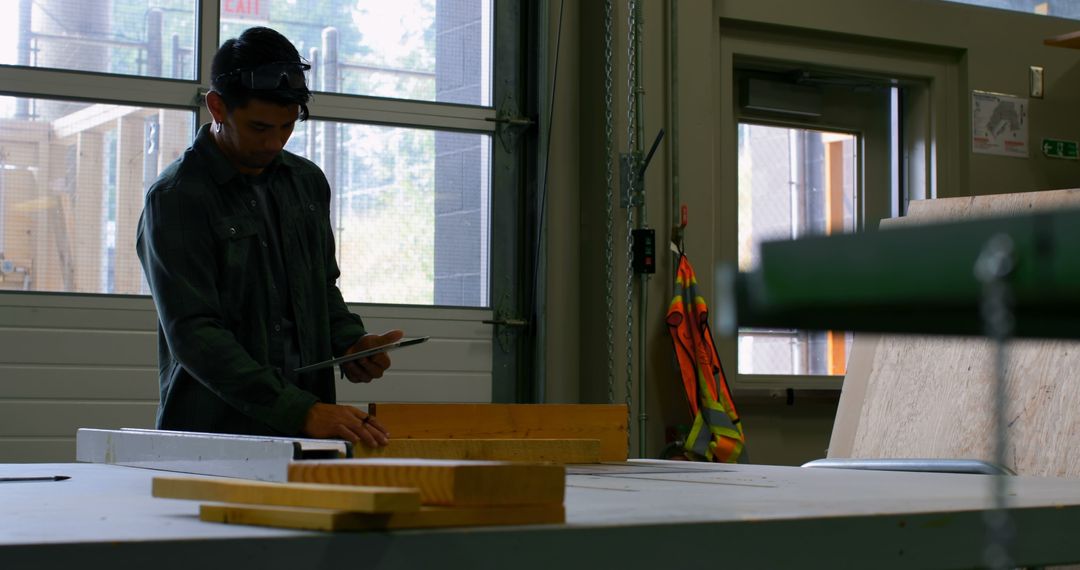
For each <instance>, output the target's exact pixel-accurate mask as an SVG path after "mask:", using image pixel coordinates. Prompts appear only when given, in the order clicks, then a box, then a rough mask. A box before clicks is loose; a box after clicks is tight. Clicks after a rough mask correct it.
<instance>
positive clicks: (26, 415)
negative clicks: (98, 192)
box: [0, 293, 492, 463]
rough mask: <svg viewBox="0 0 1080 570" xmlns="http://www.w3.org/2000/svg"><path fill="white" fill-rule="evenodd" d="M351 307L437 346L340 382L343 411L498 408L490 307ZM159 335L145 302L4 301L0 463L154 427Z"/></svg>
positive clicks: (54, 456) (68, 457) (67, 451)
mask: <svg viewBox="0 0 1080 570" xmlns="http://www.w3.org/2000/svg"><path fill="white" fill-rule="evenodd" d="M352 308H353V310H354V311H355V312H357V313H358V314H360V315H363V316H364V317H365V324H366V325H367V328H368V330H370V331H372V332H382V331H385V330H389V329H393V328H400V329H403V330H405V332H406V334H407V335H408V336H430V337H432V339H431V340H430V341H429V342H427V343H424V344H422V345H418V346H415V347H410V348H406V349H403V350H400V351H396V352H393V353H391V355H390V356H391V358H392V360H393V362H394V366H393V368H392V369H391V371H390V372H388V373H387V375H386V376H385V377H383V378H381V379H379V380H377V381H375V382H372V383H369V384H351V383H349V382H348V381H346V380H341V381H340V382H339V384H338V399H339V400H340V401H341V402H342V403H350V404H354V405H364V404H367V403H369V402H490V401H491V393H492V390H491V359H492V353H491V351H492V342H491V329H490V327H489V326H488V325H484V324H481V323H480V321H481V320H483V319H487V318H491V311H490V310H483V309H476V310H474V309H441V308H426V307H393V306H370V307H369V306H354V307H352ZM156 327H157V316H156V312H155V310H154V305H153V303H152V302H151V300H150V299H149V298H145V297H107V296H69V295H51V294H44V295H41V294H23V293H10V294H0V463H5V462H15V463H21V462H66V461H72V460H73V459H74V453H75V431H76V430H77V429H78V428H80V427H94V428H110V429H112V428H121V427H137V428H151V427H153V425H154V415H155V412H156V409H157V400H158V380H157V332H156Z"/></svg>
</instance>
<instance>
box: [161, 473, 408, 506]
mask: <svg viewBox="0 0 1080 570" xmlns="http://www.w3.org/2000/svg"><path fill="white" fill-rule="evenodd" d="M152 493H153V495H154V496H155V497H160V498H166V499H191V500H197V501H217V502H221V503H250V504H256V505H279V506H286V507H314V508H323V509H340V510H344V511H358V512H364V513H396V512H409V511H416V510H419V508H420V491H419V490H417V489H412V488H395V487H359V486H355V485H323V484H315V483H268V482H264V481H247V480H228V479H210V478H206V477H154V482H153V491H152Z"/></svg>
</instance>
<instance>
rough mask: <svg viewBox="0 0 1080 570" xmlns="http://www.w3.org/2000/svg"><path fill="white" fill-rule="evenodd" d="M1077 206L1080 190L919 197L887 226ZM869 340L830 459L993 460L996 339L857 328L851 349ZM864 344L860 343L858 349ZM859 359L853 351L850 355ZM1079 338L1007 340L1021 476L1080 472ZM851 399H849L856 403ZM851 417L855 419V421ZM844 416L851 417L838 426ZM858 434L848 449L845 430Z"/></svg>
mask: <svg viewBox="0 0 1080 570" xmlns="http://www.w3.org/2000/svg"><path fill="white" fill-rule="evenodd" d="M1073 206H1080V190H1060V191H1050V192H1031V193H1022V194H1002V195H993V196H976V197H968V198H950V199H943V200H932V201H930V200H928V201H920V202H912V205H911V208H910V209H909V216H908V218H904V219H901V220H889V221H888V223H883V224H882V227H883V228H887V227H891V226H894V225H899V224H916V223H925V222H926V221H933V220H947V219H970V218H976V217H986V216H993V215H1005V214H1009V213H1021V212H1031V211H1036V210H1040V209H1055V208H1061V207H1073ZM867 343H870V345H871V350H872V358H871V364H870V366H867V367H865V368H864V369H863V370H862V371H861V372H860V369H858V368H857V367H853V369H852V370H851V371H850V372H849V374H848V376H847V377H846V378H845V381H844V391H845V392H847V391H848V390H855V391H856V392H855V393H857V391H859V390H864V391H865V397H863V398H861V399H860V400H861V401H847V400H845V398H843V397H842V398H841V405H842V406H851V407H854V408H857V413H846V414H843V415H841V414H840V413H838V414H837V422H838V423H837V425H835V426H834V429H833V433H834V439H833V443H832V444H830V447H829V457H862V458H885V457H895V458H904V457H925V458H970V459H984V460H985V459H990V457H991V445H992V443H991V430H990V425H991V424H990V421H991V420H990V417H991V402H992V398H991V386H992V384H991V383H992V378H993V376H992V374H993V370H992V362H993V351H992V346H991V345H990V343H988V342H987V341H986V340H984V339H970V338H955V337H930V336H888V335H886V336H881V337H880V338H879V337H876V336H869V335H868V336H863V335H856V338H855V347H854V348H853V354H855V353H856V352H858V351H860V350H861V349H865V345H866V344H867ZM860 345H863V346H860ZM853 358H854V357H853ZM1078 370H1080V343H1078V342H1076V341H1058V340H1025V341H1014V342H1013V343H1011V344H1010V345H1009V351H1008V366H1007V374H1008V381H1007V388H1006V390H1007V394H1008V402H1009V412H1008V414H1007V416H1008V418H1009V422H1010V423H1009V430H1008V431H1009V439H1010V442H1011V445H1010V449H1009V451H1008V453H1007V456H1008V458H1009V460H1008V462H1007V465H1006V466H1007V467H1009V468H1011V469H1013V470H1015V471H1016V472H1017V473H1019V474H1022V475H1044V476H1055V477H1080V451H1077V447H1076V438H1077V435H1080V381H1078V380H1077V371H1078ZM856 399H857V398H852V399H851V400H856ZM852 418H857V419H856V420H854V426H853V425H852V421H853V420H852ZM842 420H843V422H844V423H841V421H842ZM850 433H853V434H854V436H853V437H851V439H850V442H851V443H850V447H849V448H847V449H845V445H844V442H843V438H844V437H845V434H850Z"/></svg>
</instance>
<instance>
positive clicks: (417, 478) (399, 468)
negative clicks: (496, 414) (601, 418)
mask: <svg viewBox="0 0 1080 570" xmlns="http://www.w3.org/2000/svg"><path fill="white" fill-rule="evenodd" d="M289 481H295V482H303V483H331V484H335V485H364V486H376V487H382V486H388V487H415V488H417V489H420V501H421V503H423V504H425V505H442V506H503V505H538V504H561V503H562V502H563V495H564V493H565V486H566V468H565V467H563V466H562V465H553V464H545V463H540V464H534V463H512V462H501V461H456V460H442V459H335V460H329V461H296V462H293V463H291V464H289Z"/></svg>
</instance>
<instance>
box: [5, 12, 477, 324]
mask: <svg viewBox="0 0 1080 570" xmlns="http://www.w3.org/2000/svg"><path fill="white" fill-rule="evenodd" d="M9 4H11V6H12V7H13V8H15V10H13V11H12V13H11V14H7V15H6V16H7V17H5V18H4V19H2V20H0V75H2V81H0V262H2V263H0V289H14V290H25V291H49V292H71V293H99V294H145V293H146V292H147V289H146V286H145V283H144V282H143V279H142V274H141V268H140V267H139V264H138V260H137V258H136V256H135V250H134V238H135V225H136V223H137V220H138V216H139V213H140V212H141V209H142V202H143V197H144V193H145V190H146V188H147V187H148V186H149V185H150V184H151V183H152V182H153V181H154V180H155V179H156V177H157V176H158V174H159V173H160V172H161V170H162V169H163V168H165V167H166V166H167V165H168V164H169V163H170V162H171V161H173V160H175V158H176V157H177V156H179V154H180V153H181V152H182V151H183V149H184V148H186V147H187V146H188V145H189V144H190V142H191V139H192V136H193V133H194V132H195V127H197V125H198V124H200V123H205V122H207V121H208V120H209V115H208V114H207V112H206V111H205V109H202V108H201V105H200V103H199V101H200V99H199V97H198V92H199V90H200V89H206V88H208V76H209V69H208V66H209V63H210V59H211V56H212V54H213V51H214V50H216V47H217V45H218V43H220V42H221V41H224V40H226V39H228V38H232V37H236V36H238V35H239V34H240V33H241V32H243V30H244V29H246V28H248V27H251V26H256V25H264V26H270V27H273V28H275V29H277V30H278V31H280V32H282V33H283V34H285V35H286V37H288V38H289V39H290V40H291V41H292V42H293V43H294V44H295V45H296V46H297V48H298V50H299V51H300V53H301V55H302V56H303V57H304V58H305V59H307V60H308V61H309V62H310V63H311V64H312V69H311V71H310V72H309V76H308V79H309V85H310V86H311V87H312V89H313V90H314V91H316V94H315V97H314V99H313V101H312V103H311V111H312V120H310V121H308V122H307V123H301V124H300V125H299V126H298V128H297V130H296V132H295V134H294V136H293V138H292V140H291V141H290V143H289V145H288V147H287V148H288V150H290V151H292V152H295V153H297V154H300V155H302V156H306V157H308V158H310V159H311V160H313V161H314V162H315V163H316V164H318V165H319V166H320V167H322V169H323V170H324V172H325V173H326V175H327V178H328V179H329V180H330V183H331V188H332V190H333V192H334V201H333V204H332V216H333V220H332V221H333V226H334V230H335V233H336V235H337V240H338V250H337V251H338V256H339V260H338V261H339V265H340V266H341V268H342V277H341V281H340V283H339V284H340V286H341V288H342V291H343V292H344V294H345V297H346V300H348V301H350V302H368V303H389V304H410V305H440V306H464V307H487V306H490V296H491V295H490V292H489V288H488V287H489V285H488V284H489V281H490V270H489V267H490V258H491V255H490V249H491V248H490V243H491V239H490V219H491V203H492V202H491V172H492V158H493V157H492V153H493V148H492V136H491V133H492V131H493V130H494V122H493V121H492V119H494V118H495V111H494V109H493V108H492V99H493V89H492V85H493V65H492V60H493V58H492V53H493V49H492V46H493V40H492V38H493V34H492V29H493V20H494V18H493V2H492V0H395V1H393V2H389V1H385V0H327V1H320V2H309V1H307V0H217V1H203V2H199V1H197V0H10V2H9ZM208 14H209V15H211V16H213V15H216V16H217V25H216V26H213V27H212V28H211V29H210V30H209V31H208V30H205V29H201V28H200V23H202V24H207V23H209V22H213V18H212V17H211V18H208ZM211 32H217V36H216V37H214V34H213V33H211Z"/></svg>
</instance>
